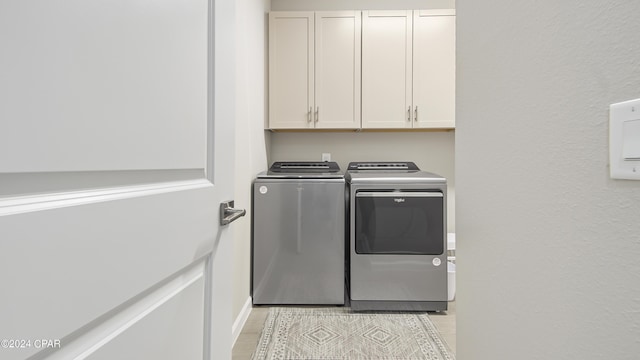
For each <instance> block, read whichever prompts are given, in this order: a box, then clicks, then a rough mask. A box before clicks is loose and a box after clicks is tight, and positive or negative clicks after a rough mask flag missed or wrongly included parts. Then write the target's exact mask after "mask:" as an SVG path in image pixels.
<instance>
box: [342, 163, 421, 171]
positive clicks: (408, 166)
mask: <svg viewBox="0 0 640 360" xmlns="http://www.w3.org/2000/svg"><path fill="white" fill-rule="evenodd" d="M356 170H357V171H419V170H420V168H418V166H417V165H416V164H415V163H414V162H411V161H365V162H350V163H349V167H348V168H347V171H356Z"/></svg>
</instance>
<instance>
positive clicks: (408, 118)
mask: <svg viewBox="0 0 640 360" xmlns="http://www.w3.org/2000/svg"><path fill="white" fill-rule="evenodd" d="M407 121H411V106H409V107H408V108H407Z"/></svg>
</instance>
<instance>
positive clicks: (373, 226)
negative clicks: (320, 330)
mask: <svg viewBox="0 0 640 360" xmlns="http://www.w3.org/2000/svg"><path fill="white" fill-rule="evenodd" d="M345 178H346V181H347V184H348V186H349V218H348V223H349V269H348V275H347V281H348V285H349V295H350V297H349V298H350V303H351V308H352V309H354V310H356V311H359V310H394V311H396V310H397V311H441V310H446V309H447V296H448V293H447V253H446V249H447V247H446V235H447V234H446V228H447V218H446V214H447V211H446V204H447V201H446V200H447V182H446V179H445V178H444V177H442V176H439V175H436V174H433V173H429V172H425V171H421V170H420V169H419V168H418V167H417V166H416V165H415V164H414V163H412V162H360V163H350V164H349V168H348V169H347V171H346V174H345Z"/></svg>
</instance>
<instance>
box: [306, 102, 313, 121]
mask: <svg viewBox="0 0 640 360" xmlns="http://www.w3.org/2000/svg"><path fill="white" fill-rule="evenodd" d="M312 111H313V108H312V107H311V106H309V112H308V113H307V122H311V112H312Z"/></svg>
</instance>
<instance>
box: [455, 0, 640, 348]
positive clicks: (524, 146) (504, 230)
mask: <svg viewBox="0 0 640 360" xmlns="http://www.w3.org/2000/svg"><path fill="white" fill-rule="evenodd" d="M639 12H640V2H638V1H620V2H619V1H587V2H584V1H577V0H570V1H559V2H552V1H547V2H530V1H511V0H494V1H490V2H486V1H485V2H478V1H470V0H459V1H458V2H457V44H458V47H457V55H458V56H457V58H458V64H457V69H458V72H457V79H458V86H457V89H458V94H457V129H456V185H457V188H456V189H457V227H456V229H457V239H458V244H457V245H458V248H457V252H458V253H457V257H458V274H457V275H458V284H459V288H458V294H457V299H458V301H457V302H458V303H457V314H458V315H457V316H458V324H457V335H458V340H457V343H458V359H461V360H476V359H480V360H483V359H525V360H526V359H555V360H559V359H587V360H588V359H618V360H620V359H637V358H638V354H639V353H640V342H639V341H638V339H640V287H638V285H637V284H639V283H640V261H638V259H639V258H640V235H639V234H640V222H638V218H639V214H640V182H632V181H620V180H611V179H609V174H608V171H609V169H608V140H607V139H608V105H609V104H610V103H614V102H619V101H623V100H628V99H633V98H637V97H640V63H638V59H640V41H638V39H639V38H638V34H640V22H638V21H637V14H638V13H639Z"/></svg>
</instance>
